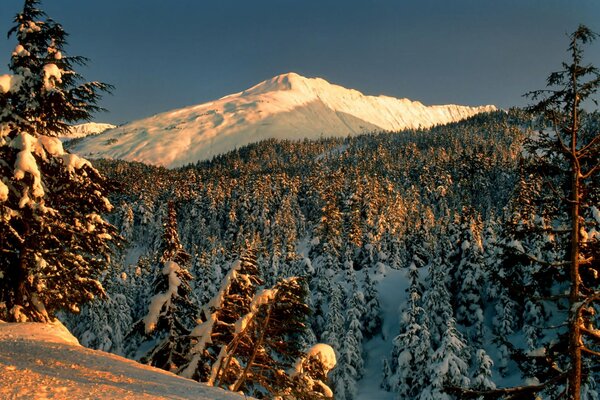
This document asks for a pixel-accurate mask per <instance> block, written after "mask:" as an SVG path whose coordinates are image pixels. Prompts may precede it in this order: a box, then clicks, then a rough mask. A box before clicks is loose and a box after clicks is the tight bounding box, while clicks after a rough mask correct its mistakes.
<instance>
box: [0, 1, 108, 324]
mask: <svg viewBox="0 0 600 400" xmlns="http://www.w3.org/2000/svg"><path fill="white" fill-rule="evenodd" d="M38 4H39V1H37V0H26V1H25V5H24V8H23V11H22V12H21V13H19V14H18V15H17V16H16V18H15V26H14V27H13V28H12V29H11V30H10V32H9V35H12V34H14V35H15V36H16V38H17V42H18V44H17V46H16V48H15V51H14V52H13V54H12V58H11V62H10V70H11V73H12V74H11V75H2V77H1V78H0V79H2V85H0V242H1V243H2V257H0V276H1V278H0V305H1V306H0V318H1V319H4V320H8V321H48V320H50V319H52V317H53V315H54V313H55V312H56V311H57V310H59V309H63V308H64V309H68V310H72V311H77V310H78V309H79V304H81V303H83V302H86V301H89V300H91V299H93V298H94V297H96V296H103V295H104V289H103V288H102V285H101V284H100V282H99V280H98V278H99V274H100V272H101V271H102V270H103V269H104V268H106V266H107V264H108V262H109V259H110V254H111V252H112V248H111V244H112V243H116V241H117V238H118V233H117V232H116V229H115V228H114V227H113V226H112V225H110V224H109V223H108V222H106V221H105V220H104V219H103V218H102V217H101V215H103V214H105V213H107V212H109V211H111V209H112V206H111V204H110V202H109V201H108V199H107V198H106V196H105V193H106V191H105V189H104V186H105V185H104V179H103V178H102V176H101V175H100V174H99V173H98V171H97V170H96V169H94V168H93V167H92V166H91V164H90V163H89V162H88V161H86V160H84V159H82V158H79V157H77V156H76V155H74V154H70V153H68V152H65V151H64V150H63V147H62V144H61V142H60V141H59V140H58V139H57V138H56V137H55V136H57V135H58V134H59V133H61V132H64V131H66V130H67V127H68V125H67V124H68V123H70V122H75V121H78V120H82V119H83V120H86V119H90V118H91V116H92V113H93V112H94V111H97V110H99V108H98V106H97V105H96V104H97V101H98V100H99V99H100V93H101V92H102V91H104V90H106V89H108V86H107V85H104V84H101V83H98V82H90V83H79V82H80V81H81V77H80V76H79V75H78V74H77V73H76V72H75V71H74V70H73V67H74V66H75V65H77V64H82V63H83V62H84V61H85V59H82V58H78V57H69V56H67V55H66V53H65V50H64V47H65V45H66V33H65V32H64V30H63V28H62V26H61V25H60V24H58V23H57V22H55V21H53V20H51V19H49V18H47V17H46V15H45V14H44V12H43V11H41V10H40V9H39V8H38ZM6 83H8V84H6Z"/></svg>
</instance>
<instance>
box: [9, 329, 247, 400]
mask: <svg viewBox="0 0 600 400" xmlns="http://www.w3.org/2000/svg"><path fill="white" fill-rule="evenodd" d="M243 398H244V397H243V396H241V395H238V394H234V393H231V392H226V391H224V390H222V389H218V388H212V387H208V386H205V385H202V384H199V383H197V382H194V381H191V380H188V379H184V378H181V377H178V376H176V375H173V374H171V373H169V372H166V371H163V370H159V369H155V368H152V367H149V366H146V365H141V364H138V363H136V362H134V361H131V360H127V359H125V358H122V357H119V356H116V355H113V354H109V353H104V352H101V351H96V350H90V349H86V348H84V347H82V346H80V345H79V343H78V342H77V339H75V338H74V337H73V336H72V335H71V334H70V333H69V332H68V331H67V329H66V328H64V327H63V326H62V325H60V324H39V323H20V324H8V323H3V322H0V399H7V400H8V399H120V400H133V399H153V400H159V399H196V400H208V399H222V400H234V399H243Z"/></svg>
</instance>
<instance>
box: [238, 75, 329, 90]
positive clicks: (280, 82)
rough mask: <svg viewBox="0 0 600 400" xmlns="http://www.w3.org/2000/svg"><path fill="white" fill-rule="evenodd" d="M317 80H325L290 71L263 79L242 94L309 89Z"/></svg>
mask: <svg viewBox="0 0 600 400" xmlns="http://www.w3.org/2000/svg"><path fill="white" fill-rule="evenodd" d="M317 80H321V81H323V80H322V79H315V78H306V77H304V76H302V75H299V74H297V73H295V72H288V73H285V74H280V75H277V76H274V77H273V78H271V79H267V80H266V81H262V82H261V83H259V84H257V85H255V86H253V87H251V88H250V89H247V90H244V91H243V92H242V94H243V95H255V94H262V93H267V92H275V91H280V90H305V89H309V88H310V87H311V86H312V85H313V82H314V81H317ZM323 82H325V81H323Z"/></svg>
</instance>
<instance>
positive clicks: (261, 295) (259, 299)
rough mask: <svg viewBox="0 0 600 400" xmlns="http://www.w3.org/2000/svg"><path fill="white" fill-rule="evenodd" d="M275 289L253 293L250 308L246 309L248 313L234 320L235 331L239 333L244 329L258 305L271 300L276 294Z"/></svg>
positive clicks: (256, 310)
mask: <svg viewBox="0 0 600 400" xmlns="http://www.w3.org/2000/svg"><path fill="white" fill-rule="evenodd" d="M277 291H278V290H277V289H263V290H261V291H260V292H258V293H257V294H256V295H254V297H253V298H252V302H251V303H250V310H249V311H248V313H246V314H245V315H244V316H242V317H241V318H240V319H238V320H237V321H236V322H235V333H240V332H242V331H243V330H244V329H246V326H247V325H248V323H249V322H250V321H252V319H253V318H254V316H255V315H256V313H257V312H258V310H259V308H260V306H262V305H265V304H268V303H269V302H271V301H273V299H274V298H275V296H276V295H277Z"/></svg>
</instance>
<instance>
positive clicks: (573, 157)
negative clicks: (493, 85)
mask: <svg viewBox="0 0 600 400" xmlns="http://www.w3.org/2000/svg"><path fill="white" fill-rule="evenodd" d="M576 69H577V64H575V68H574V69H573V72H572V75H571V77H572V82H571V84H572V85H573V91H574V93H573V109H572V111H571V118H572V125H571V127H570V129H571V143H570V144H571V148H570V154H569V156H570V164H571V174H572V178H571V179H572V181H571V198H570V199H569V201H570V203H571V252H570V257H569V258H570V260H569V261H570V265H571V271H570V279H571V291H570V293H569V306H570V308H569V358H570V359H571V369H570V371H569V377H568V384H567V387H568V391H567V394H568V398H569V399H570V400H580V399H581V347H582V346H583V341H582V337H581V328H580V325H581V323H580V320H579V319H580V318H579V314H580V313H579V307H578V304H579V301H580V282H581V278H580V276H579V239H580V238H579V228H580V227H579V205H580V204H579V200H580V193H579V189H580V176H581V166H580V165H579V158H578V154H577V134H578V131H579V126H578V123H577V120H578V115H577V108H578V105H579V100H578V96H579V93H578V90H577V76H576Z"/></svg>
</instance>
